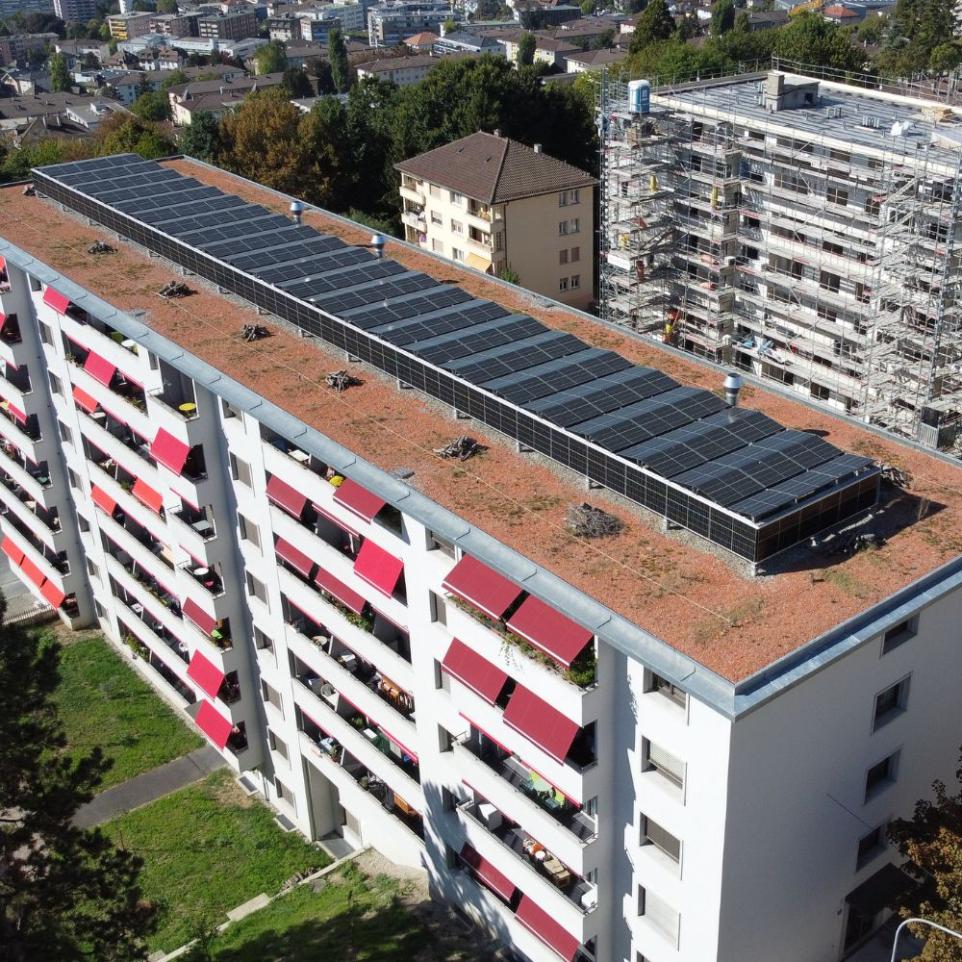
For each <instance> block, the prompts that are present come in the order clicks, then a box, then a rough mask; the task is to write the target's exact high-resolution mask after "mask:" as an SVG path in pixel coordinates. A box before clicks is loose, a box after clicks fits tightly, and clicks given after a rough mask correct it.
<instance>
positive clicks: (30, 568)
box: [20, 557, 47, 588]
mask: <svg viewBox="0 0 962 962" xmlns="http://www.w3.org/2000/svg"><path fill="white" fill-rule="evenodd" d="M20 570H21V571H22V572H23V573H24V574H25V575H26V576H27V577H28V578H29V579H30V580H31V581H32V582H33V583H34V584H35V585H36V586H37V587H38V588H39V587H40V586H41V585H42V584H43V583H44V581H46V580H47V576H46V575H45V574H44V573H43V572H42V571H41V570H40V569H39V568H38V567H37V566H36V565H35V564H34V563H33V562H32V561H31V560H30V559H29V558H27V557H24V559H23V561H21V562H20Z"/></svg>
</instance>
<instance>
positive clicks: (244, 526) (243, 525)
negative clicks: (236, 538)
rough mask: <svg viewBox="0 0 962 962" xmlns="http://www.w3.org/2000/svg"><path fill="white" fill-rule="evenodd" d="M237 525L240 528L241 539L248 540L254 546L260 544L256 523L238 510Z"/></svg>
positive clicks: (257, 546)
mask: <svg viewBox="0 0 962 962" xmlns="http://www.w3.org/2000/svg"><path fill="white" fill-rule="evenodd" d="M237 527H238V528H239V529H240V536H241V540H242V541H249V542H250V543H251V544H252V545H254V547H255V548H260V546H261V533H260V530H259V529H258V527H257V525H256V524H254V522H253V521H251V520H250V519H248V518H245V517H244V515H242V514H241V513H240V512H238V514H237Z"/></svg>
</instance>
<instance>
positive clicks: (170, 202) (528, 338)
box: [40, 155, 871, 556]
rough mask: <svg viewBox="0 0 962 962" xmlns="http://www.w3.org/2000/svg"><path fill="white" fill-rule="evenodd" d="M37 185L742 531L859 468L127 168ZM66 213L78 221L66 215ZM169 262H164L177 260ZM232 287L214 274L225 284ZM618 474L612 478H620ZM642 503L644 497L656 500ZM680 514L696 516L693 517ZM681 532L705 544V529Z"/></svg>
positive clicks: (339, 249)
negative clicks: (364, 338) (593, 452)
mask: <svg viewBox="0 0 962 962" xmlns="http://www.w3.org/2000/svg"><path fill="white" fill-rule="evenodd" d="M44 178H50V179H51V182H59V183H60V184H63V185H67V187H71V188H74V189H76V190H78V191H81V192H82V193H84V194H87V195H89V196H93V197H96V198H98V199H99V200H101V201H102V202H103V203H106V204H108V205H109V206H110V207H112V208H114V209H116V210H119V211H122V212H124V213H125V214H127V215H129V216H131V217H134V218H135V219H137V220H139V221H141V222H142V223H145V224H154V225H159V229H161V230H163V232H164V234H165V235H167V236H170V237H175V238H178V237H179V238H182V239H183V242H184V243H188V244H190V246H191V247H193V248H195V249H196V250H200V251H202V252H205V253H206V254H207V255H209V256H210V257H212V258H214V259H215V260H216V261H219V262H221V263H222V264H229V265H231V267H232V268H233V269H236V270H237V271H240V272H243V273H245V274H248V275H251V276H253V277H256V278H259V279H260V280H261V281H262V282H263V283H265V284H268V285H274V286H276V287H277V288H278V289H279V290H282V291H283V292H284V294H285V295H287V296H288V297H291V298H295V299H297V300H299V301H301V302H302V303H304V304H307V305H313V306H314V307H315V308H317V309H318V310H321V311H324V312H325V313H326V314H327V315H329V316H332V317H335V318H340V319H342V320H343V321H344V322H345V323H347V324H349V325H351V326H353V327H354V328H356V329H357V330H358V331H367V332H369V333H370V334H373V335H375V336H376V337H378V338H379V339H380V340H381V342H382V344H387V345H396V346H397V347H400V348H403V349H404V350H405V351H406V352H407V354H408V358H410V357H411V356H413V357H415V358H417V359H418V361H419V362H423V363H425V364H429V365H431V367H432V368H434V369H435V370H438V371H447V372H449V373H450V374H452V375H455V376H456V377H457V378H459V379H460V380H461V381H462V382H467V383H468V384H471V385H479V386H483V388H482V389H483V391H484V392H485V395H486V396H488V397H489V398H491V397H492V396H493V397H497V398H501V399H503V400H504V401H505V402H508V403H510V404H511V405H514V406H515V410H516V411H518V412H524V411H528V412H531V414H533V415H536V416H537V417H538V418H540V419H542V421H544V422H547V423H548V424H550V425H553V426H554V427H555V428H556V429H558V430H566V431H567V432H568V433H569V436H571V437H572V441H571V442H570V443H574V440H573V439H574V438H583V439H588V440H589V441H590V442H591V443H593V444H594V445H596V446H597V447H598V448H601V449H603V450H605V451H610V452H616V453H618V455H619V456H620V457H621V458H623V459H625V460H626V461H629V462H632V463H634V464H636V465H638V466H639V470H640V469H641V468H644V469H645V470H648V471H651V472H652V473H653V474H654V475H656V476H657V477H660V478H669V479H671V480H672V481H673V482H675V483H676V484H678V485H680V486H681V487H682V488H684V489H686V490H687V491H690V492H694V494H695V495H698V496H701V497H703V498H705V499H706V500H707V501H709V502H710V503H712V504H716V505H722V506H724V507H726V508H728V509H729V510H731V511H732V512H733V513H735V514H736V515H739V516H741V517H744V518H750V519H752V520H753V521H756V522H758V521H759V520H760V519H764V518H769V517H772V516H774V515H777V514H779V512H783V511H784V510H785V509H786V507H787V506H791V505H795V504H799V503H800V502H804V501H805V500H806V499H811V498H812V497H813V496H815V495H820V493H821V492H826V491H827V492H831V491H833V490H836V489H838V488H839V487H840V486H841V485H845V484H850V483H851V482H852V481H853V480H857V479H859V478H860V477H862V476H864V475H865V473H866V469H867V468H868V467H869V466H870V465H871V462H870V461H869V460H868V459H866V458H859V457H856V456H854V455H847V454H843V453H842V452H840V451H839V450H838V449H837V448H835V447H834V446H832V445H831V444H829V443H828V442H826V441H824V440H823V439H821V438H818V437H815V436H813V435H809V434H806V433H804V432H798V431H787V430H785V429H783V428H782V427H781V425H779V424H777V423H776V422H775V421H773V420H772V419H770V418H768V417H766V416H765V415H763V414H761V413H759V412H756V411H751V410H746V409H725V408H724V405H723V402H722V401H721V399H720V398H718V397H717V396H716V395H715V394H712V393H711V392H709V391H705V390H702V389H699V388H693V387H685V386H682V385H679V384H678V383H677V382H676V381H674V380H673V379H672V378H671V377H669V376H668V375H666V374H664V373H662V372H660V371H657V370H654V369H652V368H645V367H640V366H637V365H634V364H632V363H631V362H630V361H628V360H627V359H626V358H624V357H622V356H621V355H619V354H616V353H614V352H612V351H607V350H603V349H600V348H594V347H591V346H589V345H587V344H585V343H584V342H583V341H581V340H579V339H578V338H576V337H575V336H573V335H571V334H568V333H566V332H563V331H558V330H553V329H549V328H547V327H546V326H545V325H544V324H542V323H541V322H539V321H537V320H535V319H533V318H531V317H528V316H526V315H519V314H511V313H510V312H509V311H507V310H505V309H504V308H503V307H501V306H500V305H498V304H494V303H491V302H488V301H482V300H479V299H476V298H473V297H472V296H471V295H470V294H469V293H467V292H466V291H465V290H463V289H462V288H460V287H458V286H455V285H448V284H442V283H439V282H438V281H436V280H434V279H433V278H431V277H429V276H427V275H425V274H422V273H419V272H416V271H409V270H407V269H406V268H404V267H403V266H402V265H400V264H398V263H397V262H394V261H391V260H376V259H375V258H374V256H373V255H372V253H371V252H370V251H369V250H365V249H363V248H359V247H353V246H349V245H346V244H344V243H343V242H342V241H340V240H339V239H337V238H335V237H333V236H326V235H321V234H319V233H318V232H317V231H315V230H314V229H313V228H310V227H308V226H307V225H296V224H294V223H292V222H291V221H288V220H287V218H285V217H283V216H281V215H279V214H276V213H273V212H271V211H269V210H267V209H266V208H264V207H260V206H258V205H253V204H248V203H246V202H244V201H243V200H241V199H240V198H238V197H235V196H232V195H226V194H223V193H222V192H220V191H218V190H216V189H215V188H212V187H207V186H205V185H202V184H200V183H199V182H197V181H195V180H193V179H192V178H187V177H183V176H182V175H180V174H178V173H176V172H175V171H173V170H171V169H168V168H163V167H160V166H159V165H157V164H154V163H152V162H148V161H144V160H142V159H140V158H137V157H134V156H132V155H124V156H120V157H108V158H97V159H96V160H94V161H82V162H76V163H69V164H62V165H57V166H55V167H51V168H45V169H44V170H43V171H41V172H40V180H41V187H42V186H43V181H44ZM52 192H53V190H52V189H51V193H52ZM54 196H57V197H58V199H63V201H64V202H65V203H70V198H72V197H74V196H75V195H73V194H71V193H69V192H68V193H63V192H62V191H61V190H60V188H58V194H55V195H54ZM86 203H87V202H84V204H86ZM77 209H78V210H84V211H85V212H87V208H86V207H82V206H81V205H80V204H79V203H78V205H77ZM96 210H100V208H97V209H96ZM105 222H106V221H105ZM167 246H169V245H167ZM166 250H167V248H166V247H165V248H164V252H165V253H166ZM171 251H172V254H169V255H168V256H177V255H176V251H175V250H174V249H173V248H171ZM232 276H233V275H231V274H224V275H223V277H224V279H225V280H226V281H227V282H228V283H229V282H230V278H231V277H232ZM220 277H221V275H219V274H218V283H221V280H220ZM279 303H283V302H279ZM292 309H293V305H292ZM301 322H302V321H301V315H300V314H298V315H297V323H301ZM328 330H330V328H328ZM323 336H328V335H327V334H325V335H323ZM380 351H381V353H380V354H378V353H375V354H372V355H371V357H372V358H379V357H382V356H383V358H384V360H383V361H378V363H384V364H385V365H387V364H388V362H389V358H388V357H387V355H385V354H383V351H384V348H383V347H382V348H381V349H380ZM392 363H393V362H392ZM410 363H413V362H410V361H403V362H402V361H401V360H400V356H399V358H398V361H397V364H396V365H395V367H393V368H390V369H391V370H392V371H397V372H398V373H397V376H401V377H402V379H405V380H406V379H407V377H408V376H411V375H413V374H414V369H411V372H410V374H408V373H402V372H405V371H406V370H407V369H406V367H405V365H409V364H410ZM385 369H386V370H387V369H389V368H388V367H385ZM434 380H435V381H437V376H436V377H435V378H434ZM419 383H421V384H423V385H424V389H425V390H428V392H429V393H431V392H432V391H433V390H441V388H440V382H438V384H439V386H438V387H437V388H429V387H428V383H429V382H427V381H425V380H423V379H422V380H421V381H420V382H419ZM471 390H477V389H475V388H472V389H471ZM438 396H441V397H446V396H447V395H445V394H444V393H443V392H442V393H441V394H439V395H438ZM449 403H450V402H449ZM487 403H488V404H493V403H494V402H493V401H489V402H487ZM465 404H466V405H467V408H466V410H468V411H473V412H474V413H475V414H476V416H480V417H482V418H483V419H488V417H489V416H490V417H492V418H496V419H495V420H493V421H490V422H489V423H493V424H494V425H495V426H497V427H499V428H501V427H502V422H501V420H500V416H496V415H495V413H494V412H495V410H496V409H495V408H494V407H491V408H489V407H488V406H487V405H484V404H480V403H478V404H475V403H473V402H472V400H471V396H470V395H464V396H463V397H462V398H461V401H460V403H459V404H457V406H458V407H459V408H460V407H461V406H462V405H465ZM489 410H490V412H491V414H490V415H489V414H488V412H489ZM517 417H520V414H518V415H517ZM511 423H516V424H517V427H514V428H511V429H510V430H518V431H521V430H522V428H521V422H520V420H517V421H516V422H515V421H512V422H511ZM536 423H537V422H534V421H532V422H531V424H532V425H535V424H536ZM526 430H527V429H526ZM522 436H523V435H522V434H519V435H518V438H519V440H521V439H522ZM531 440H532V442H534V440H535V439H534V437H533V436H532V437H531ZM540 449H541V450H544V451H546V452H548V451H551V450H552V449H551V448H550V446H549V447H548V448H544V447H541V448H540ZM552 456H554V455H553V454H552ZM561 459H562V460H564V463H569V462H568V461H567V460H565V458H564V457H562V458H561ZM582 470H585V468H582ZM588 470H589V473H590V469H588ZM619 471H621V472H623V471H624V467H623V463H622V467H621V468H619ZM596 477H597V475H596ZM605 477H606V479H607V478H610V477H611V475H607V476H605ZM605 483H608V481H607V480H606V481H605ZM631 484H632V482H630V481H629V485H631ZM638 484H640V485H641V488H639V487H638V486H637V485H636V486H635V489H634V490H636V491H637V490H641V489H642V488H643V489H644V490H648V485H647V484H645V483H644V482H643V481H642V480H641V479H639V482H638ZM618 490H622V491H625V490H626V489H625V488H624V487H619V488H618ZM651 490H652V491H653V492H654V494H653V496H655V495H656V494H657V489H656V488H652V489H651ZM626 493H627V492H626ZM630 496H635V495H630ZM678 496H679V495H678V494H677V493H676V494H675V495H672V497H674V498H676V499H677V497H678ZM635 497H636V500H638V499H639V498H638V497H637V496H635ZM661 497H662V498H664V495H663V494H662V495H661ZM641 500H642V503H646V502H645V501H644V500H643V499H641ZM661 503H662V504H664V501H662V502H661ZM691 504H692V505H693V506H696V502H694V501H692V502H691ZM662 510H666V509H665V508H662ZM691 510H693V511H695V513H696V514H698V513H699V512H703V511H704V508H699V509H697V510H695V507H693V508H692V509H691ZM689 514H690V512H689ZM694 527H695V529H696V530H698V531H699V533H704V534H709V531H708V528H707V527H702V526H701V525H700V524H699V525H694ZM726 532H728V533H726ZM731 532H732V528H731V522H730V521H729V522H727V523H726V524H721V526H720V527H719V528H718V530H717V532H716V533H713V534H710V536H711V537H712V538H713V540H718V541H719V542H720V543H724V544H726V546H731V547H732V550H736V551H738V552H739V553H743V554H747V555H749V556H751V550H752V549H751V547H750V546H747V545H746V546H740V545H739V546H736V545H735V544H734V543H732V544H730V543H729V539H730V538H731V537H736V536H735V535H733V534H731ZM736 540H737V538H736Z"/></svg>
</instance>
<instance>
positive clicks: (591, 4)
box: [580, 0, 598, 17]
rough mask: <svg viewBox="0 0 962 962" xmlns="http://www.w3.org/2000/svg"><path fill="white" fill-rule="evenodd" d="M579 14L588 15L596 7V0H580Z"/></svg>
mask: <svg viewBox="0 0 962 962" xmlns="http://www.w3.org/2000/svg"><path fill="white" fill-rule="evenodd" d="M580 6H581V15H582V16H584V17H590V16H591V15H592V14H593V13H594V12H595V10H597V9H598V0H581V4H580Z"/></svg>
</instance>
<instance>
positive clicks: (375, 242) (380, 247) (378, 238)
mask: <svg viewBox="0 0 962 962" xmlns="http://www.w3.org/2000/svg"><path fill="white" fill-rule="evenodd" d="M370 246H371V250H373V251H374V256H375V257H376V258H377V259H378V260H380V259H381V258H382V257H383V256H384V237H383V236H382V235H381V234H374V235H373V236H372V237H371V245H370Z"/></svg>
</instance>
